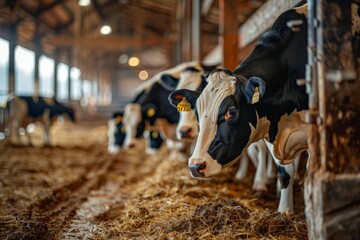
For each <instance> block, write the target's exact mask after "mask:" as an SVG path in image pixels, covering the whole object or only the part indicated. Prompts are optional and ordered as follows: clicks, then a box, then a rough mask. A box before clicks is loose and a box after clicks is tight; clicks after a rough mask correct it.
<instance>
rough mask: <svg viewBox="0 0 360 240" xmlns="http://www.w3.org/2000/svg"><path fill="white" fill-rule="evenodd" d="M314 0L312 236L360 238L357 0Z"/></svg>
mask: <svg viewBox="0 0 360 240" xmlns="http://www.w3.org/2000/svg"><path fill="white" fill-rule="evenodd" d="M308 2H309V7H310V8H314V9H313V10H314V13H315V15H316V21H313V23H315V24H314V25H313V24H309V28H312V27H315V28H317V29H316V39H317V44H316V46H315V49H316V57H315V60H316V62H315V64H316V69H317V70H316V73H315V75H314V76H315V78H317V81H318V98H319V104H318V109H319V112H318V117H317V118H316V119H315V121H313V122H315V123H317V126H318V132H317V131H315V132H314V133H313V136H312V137H311V138H310V140H311V139H316V136H315V138H314V134H315V135H317V133H319V134H318V136H319V145H318V149H319V154H313V153H312V152H310V155H313V156H312V158H311V159H310V164H309V167H308V176H307V178H306V180H305V204H306V208H305V213H306V218H307V223H308V230H309V239H359V238H360V204H359V203H360V187H359V186H360V151H359V148H360V76H356V69H355V64H354V61H355V58H354V56H353V53H354V52H356V51H357V50H355V51H354V50H353V47H352V35H351V8H350V4H351V0H310V1H308ZM315 8H316V9H315ZM315 10H316V11H315ZM316 23H317V24H316ZM357 66H358V65H357ZM315 80H316V79H312V81H315ZM314 144H316V143H314ZM313 147H315V149H316V148H317V146H311V148H310V151H311V149H312V148H313Z"/></svg>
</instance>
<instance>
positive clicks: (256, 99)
mask: <svg viewBox="0 0 360 240" xmlns="http://www.w3.org/2000/svg"><path fill="white" fill-rule="evenodd" d="M259 99H260V93H259V87H255V92H254V95H253V96H252V99H251V104H254V103H257V102H258V101H259Z"/></svg>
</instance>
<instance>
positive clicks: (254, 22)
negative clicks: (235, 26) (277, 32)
mask: <svg viewBox="0 0 360 240" xmlns="http://www.w3.org/2000/svg"><path fill="white" fill-rule="evenodd" d="M301 1H302V0H269V1H267V2H266V3H264V5H262V6H261V7H260V8H259V9H258V10H257V11H256V12H255V13H254V14H253V15H251V17H250V18H249V19H248V20H247V21H246V22H245V23H244V24H243V25H242V26H241V27H240V29H239V47H240V48H243V47H245V46H246V45H248V44H249V43H251V42H252V41H254V40H256V39H257V38H258V37H259V36H260V35H261V34H262V33H264V32H265V31H266V30H267V29H268V28H269V27H270V26H271V25H272V24H273V23H274V21H275V20H276V18H277V17H278V16H279V15H280V14H281V13H283V12H284V11H286V10H288V9H290V8H293V7H294V6H296V5H297V4H299V3H300V2H301Z"/></svg>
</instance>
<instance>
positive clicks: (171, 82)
mask: <svg viewBox="0 0 360 240" xmlns="http://www.w3.org/2000/svg"><path fill="white" fill-rule="evenodd" d="M178 83H179V79H178V78H176V77H173V76H171V75H170V74H163V75H161V77H160V84H161V85H162V86H163V87H165V88H166V89H169V90H175V88H176V86H177V85H178Z"/></svg>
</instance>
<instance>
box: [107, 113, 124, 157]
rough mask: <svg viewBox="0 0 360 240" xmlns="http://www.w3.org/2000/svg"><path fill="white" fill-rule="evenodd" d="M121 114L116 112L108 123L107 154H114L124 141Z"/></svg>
mask: <svg viewBox="0 0 360 240" xmlns="http://www.w3.org/2000/svg"><path fill="white" fill-rule="evenodd" d="M122 119H123V113H122V112H116V113H114V114H113V115H112V117H111V119H110V120H109V121H108V152H109V153H112V154H116V153H118V152H119V151H120V149H121V147H122V146H123V144H124V141H125V128H124V126H123V123H122Z"/></svg>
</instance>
